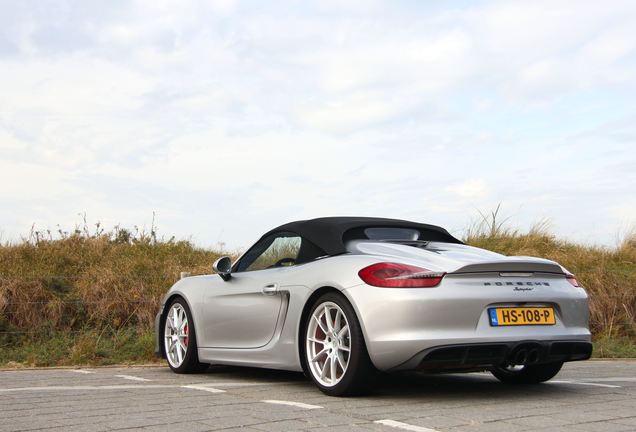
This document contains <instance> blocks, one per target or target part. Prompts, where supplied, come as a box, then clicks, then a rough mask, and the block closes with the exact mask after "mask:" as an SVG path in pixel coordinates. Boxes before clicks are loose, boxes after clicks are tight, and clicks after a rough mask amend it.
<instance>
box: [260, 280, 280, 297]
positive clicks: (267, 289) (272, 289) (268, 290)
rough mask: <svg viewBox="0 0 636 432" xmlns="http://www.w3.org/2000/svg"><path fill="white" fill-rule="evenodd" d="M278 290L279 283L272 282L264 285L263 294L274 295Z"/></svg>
mask: <svg viewBox="0 0 636 432" xmlns="http://www.w3.org/2000/svg"><path fill="white" fill-rule="evenodd" d="M277 292H278V284H277V283H271V284H267V285H265V286H264V287H263V294H265V295H274V294H276V293H277Z"/></svg>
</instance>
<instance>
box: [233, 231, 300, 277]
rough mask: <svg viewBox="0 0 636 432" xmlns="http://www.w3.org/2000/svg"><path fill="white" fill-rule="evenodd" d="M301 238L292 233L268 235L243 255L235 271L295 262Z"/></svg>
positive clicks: (259, 268) (279, 265)
mask: <svg viewBox="0 0 636 432" xmlns="http://www.w3.org/2000/svg"><path fill="white" fill-rule="evenodd" d="M300 244H301V238H300V236H298V235H297V234H294V233H276V234H272V235H271V236H268V237H266V238H264V239H262V240H261V241H259V242H258V243H256V244H255V245H254V246H252V248H251V249H250V250H249V251H248V252H247V253H246V254H245V255H244V256H243V258H242V259H241V262H240V263H239V265H238V268H237V269H236V271H238V272H242V271H254V270H263V269H266V268H271V267H281V266H290V265H294V264H296V258H297V257H298V252H299V251H300Z"/></svg>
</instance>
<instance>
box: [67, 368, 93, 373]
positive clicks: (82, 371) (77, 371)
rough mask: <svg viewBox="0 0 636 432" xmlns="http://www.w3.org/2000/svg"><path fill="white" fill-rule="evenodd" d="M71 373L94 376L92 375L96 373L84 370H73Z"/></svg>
mask: <svg viewBox="0 0 636 432" xmlns="http://www.w3.org/2000/svg"><path fill="white" fill-rule="evenodd" d="M70 372H75V373H81V374H92V373H95V372H93V371H89V370H84V369H71V370H70Z"/></svg>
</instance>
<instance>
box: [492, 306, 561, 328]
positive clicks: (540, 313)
mask: <svg viewBox="0 0 636 432" xmlns="http://www.w3.org/2000/svg"><path fill="white" fill-rule="evenodd" d="M488 314H489V316H490V325H491V326H510V325H554V324H556V320H555V318H554V309H552V308H551V307H507V308H490V309H488Z"/></svg>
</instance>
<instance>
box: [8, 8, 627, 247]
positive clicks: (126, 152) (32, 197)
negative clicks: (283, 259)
mask: <svg viewBox="0 0 636 432" xmlns="http://www.w3.org/2000/svg"><path fill="white" fill-rule="evenodd" d="M54 6H55V7H52V6H51V5H48V6H42V7H26V6H24V5H23V4H22V3H19V2H18V3H15V4H11V5H9V6H8V7H7V8H6V9H7V10H6V11H3V14H2V16H1V17H0V24H2V26H1V27H2V30H0V93H1V94H2V96H3V97H2V99H0V161H1V164H0V165H1V166H2V169H3V172H0V180H1V181H3V183H4V184H10V185H11V187H10V188H7V189H5V190H3V194H4V195H2V196H3V198H4V199H5V204H6V208H12V209H16V210H15V212H18V213H20V215H19V216H15V215H10V214H9V212H8V211H7V210H5V212H4V213H2V214H1V215H0V216H2V219H1V220H0V222H1V223H2V224H3V228H2V229H3V230H4V231H5V235H7V234H9V233H11V232H21V230H22V229H23V227H24V226H28V225H30V222H31V221H34V220H37V221H39V222H43V223H49V224H56V223H60V222H64V220H65V219H66V218H68V217H73V218H74V217H75V215H76V214H77V213H78V212H80V211H84V210H86V211H88V212H89V214H94V215H95V217H96V218H100V219H101V218H104V219H107V220H110V221H113V223H117V222H122V223H124V224H126V223H129V224H134V223H139V222H138V221H137V220H135V218H139V219H143V220H146V219H148V217H149V215H151V214H152V211H153V210H154V211H157V213H158V214H159V215H160V218H161V219H160V220H163V221H165V224H166V225H165V229H166V230H167V231H170V232H175V233H182V234H183V235H188V234H190V233H194V234H195V235H197V236H199V238H200V241H202V242H204V243H208V244H210V243H215V242H216V241H217V240H218V239H221V240H225V241H227V242H228V243H231V241H234V242H235V244H233V245H231V246H244V245H246V244H247V243H249V242H251V241H252V240H253V238H254V237H256V236H257V235H258V234H260V232H257V231H258V230H259V229H261V228H263V227H265V228H271V226H273V225H275V224H276V223H277V222H278V221H285V220H290V219H294V218H306V217H313V216H320V215H326V214H371V215H379V216H383V215H384V216H393V217H403V218H413V219H416V220H420V221H423V222H426V221H429V222H434V223H435V222H437V223H440V224H442V225H445V226H447V227H449V228H450V229H457V228H458V227H459V228H461V227H462V226H463V225H465V224H466V223H467V222H468V220H467V219H468V216H467V212H469V211H470V209H473V208H480V209H482V210H483V209H487V208H494V207H496V205H497V204H498V203H499V202H502V203H503V204H504V206H507V207H508V206H509V207H510V208H512V209H514V211H517V209H522V210H520V211H519V212H518V216H517V217H518V218H519V220H520V223H521V224H523V223H526V221H532V220H536V219H537V217H538V216H544V215H547V216H550V217H552V218H553V219H554V221H555V227H556V228H555V229H558V230H560V232H564V233H566V232H567V234H568V235H572V236H576V235H581V234H580V233H589V232H590V231H593V230H594V229H595V227H597V226H598V220H599V218H602V217H603V215H602V211H601V210H596V209H594V205H592V202H593V200H596V201H597V202H598V201H600V202H602V204H603V205H604V206H606V208H613V206H614V205H615V204H616V202H618V201H619V200H623V201H626V203H625V204H624V205H625V206H627V207H625V208H627V209H630V208H631V207H630V205H631V204H630V203H631V202H633V198H630V197H632V196H633V194H630V192H629V188H630V187H632V186H633V184H634V177H633V174H631V172H632V171H633V170H632V171H630V167H631V165H633V163H635V162H636V161H634V157H633V156H631V155H632V154H633V152H632V151H631V148H632V147H633V143H634V136H635V135H634V130H633V127H632V126H630V125H631V124H633V123H634V122H633V117H634V112H635V109H636V108H635V106H634V104H633V101H632V99H631V98H630V97H629V96H630V95H631V94H633V90H636V89H635V87H636V80H635V79H634V77H635V76H636V74H635V73H634V72H635V70H634V67H635V66H636V61H635V60H636V59H635V49H636V45H635V44H636V32H635V30H634V29H633V25H632V24H633V22H634V18H635V17H636V10H635V9H636V7H635V6H634V4H633V3H632V2H610V3H609V4H607V3H603V4H601V3H598V2H578V3H577V5H576V7H573V6H572V4H571V3H569V2H552V1H549V2H548V1H539V2H521V1H512V2H501V1H488V2H481V3H476V4H473V5H468V6H461V7H460V6H457V5H454V6H453V7H452V8H451V7H448V6H447V5H441V4H440V5H430V4H426V5H420V4H418V3H412V2H409V3H404V4H402V3H396V4H392V5H391V7H387V6H386V4H385V3H381V2H373V3H366V2H364V3H356V4H347V5H346V7H344V8H341V7H340V6H334V4H333V3H331V4H326V3H321V4H319V5H312V4H309V3H297V4H291V5H287V6H286V8H285V10H282V9H280V8H279V6H278V5H276V4H268V5H266V6H264V5H255V4H253V3H252V4H248V3H243V2H234V1H219V2H213V3H210V2H206V1H201V2H198V1H197V2H192V3H189V4H188V6H187V7H175V4H174V3H173V2H163V1H161V2H149V1H136V2H131V3H122V4H113V5H109V7H108V8H104V7H103V6H102V5H98V4H94V3H86V2H56V3H55V5H54ZM15 179H20V180H19V181H16V180H15ZM573 208H579V209H583V210H584V212H580V213H578V214H577V217H576V218H575V220H573V221H571V219H572V216H571V214H572V213H571V211H572V209H573ZM621 212H623V213H620V214H624V213H625V212H624V211H622V210H621ZM193 219H197V220H200V221H198V222H195V221H194V220H193ZM255 220H256V221H257V222H255ZM612 220H613V219H612ZM610 225H611V223H610ZM250 227H253V228H250ZM190 230H191V231H190ZM221 232H223V233H225V234H223V235H228V236H232V239H230V238H222V237H220V236H221ZM577 233H579V234H577ZM234 239H236V240H234Z"/></svg>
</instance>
